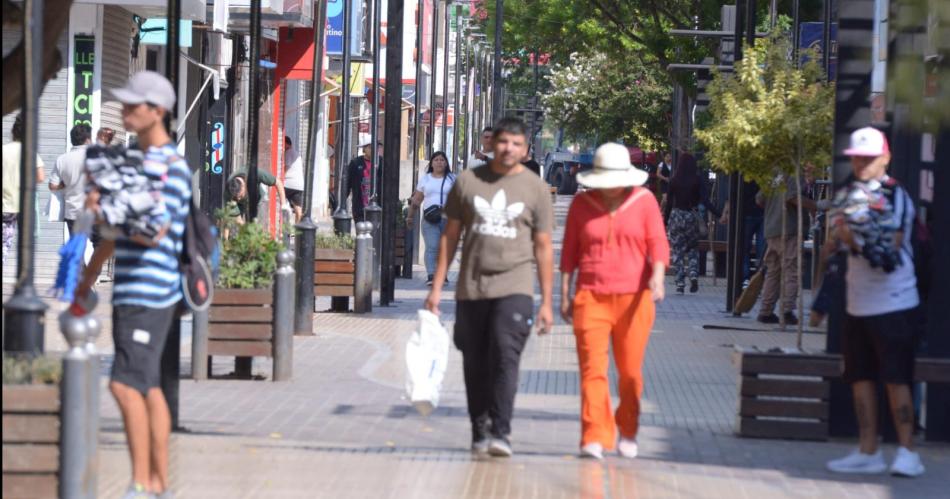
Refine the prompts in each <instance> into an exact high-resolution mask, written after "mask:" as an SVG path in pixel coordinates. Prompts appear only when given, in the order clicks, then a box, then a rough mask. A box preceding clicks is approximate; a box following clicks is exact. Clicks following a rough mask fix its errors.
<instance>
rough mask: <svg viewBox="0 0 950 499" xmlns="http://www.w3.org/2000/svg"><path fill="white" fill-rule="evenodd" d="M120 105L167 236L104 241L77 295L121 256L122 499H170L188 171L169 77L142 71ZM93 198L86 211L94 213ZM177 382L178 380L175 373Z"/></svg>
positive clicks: (116, 311) (117, 293)
mask: <svg viewBox="0 0 950 499" xmlns="http://www.w3.org/2000/svg"><path fill="white" fill-rule="evenodd" d="M112 94H113V95H114V96H115V98H116V99H117V100H119V102H121V103H122V122H123V124H124V125H125V128H126V130H128V131H130V132H134V133H135V134H136V135H137V137H138V143H139V147H140V148H141V149H142V151H143V152H144V154H145V157H144V161H143V171H145V172H163V173H164V175H161V176H160V177H159V176H158V175H155V174H154V173H153V174H148V175H149V177H150V178H151V179H152V181H159V179H161V181H163V182H164V187H163V189H162V192H161V198H162V202H163V203H164V205H165V211H166V212H167V213H168V214H169V215H170V221H169V223H168V225H167V230H166V231H163V232H161V233H160V235H159V236H158V239H157V240H155V241H150V243H151V245H143V244H142V243H141V242H140V241H139V240H138V239H133V238H130V237H128V236H126V235H121V236H119V238H118V239H116V240H114V241H103V242H102V243H101V244H100V245H99V247H98V248H96V250H95V252H94V253H93V256H92V260H91V261H90V262H89V265H88V266H87V267H86V269H85V271H84V272H83V278H82V281H81V282H80V283H79V286H78V287H77V290H76V301H77V303H83V302H84V301H85V297H86V296H87V294H88V293H89V290H90V288H91V287H92V284H93V282H95V280H96V277H97V276H98V275H99V271H100V269H101V267H102V264H103V263H104V262H105V261H106V260H107V259H108V258H109V257H110V256H111V255H112V254H113V253H115V255H116V264H115V275H114V285H113V287H112V341H113V344H114V345H115V361H114V362H113V364H112V375H111V378H112V380H111V382H110V383H109V389H110V390H111V392H112V395H113V396H114V397H115V400H116V403H117V404H118V406H119V410H120V411H121V412H122V420H123V422H124V424H125V435H126V440H127V442H128V445H129V454H130V457H131V459H132V483H131V484H130V485H129V489H128V491H127V492H126V494H125V495H124V496H123V497H124V499H147V498H151V497H155V496H156V495H157V496H159V497H160V498H162V497H171V494H170V492H169V491H168V486H169V481H168V444H169V435H170V433H171V414H170V413H169V410H168V404H167V402H166V401H165V395H164V394H163V393H162V389H161V359H162V351H163V350H164V348H165V342H166V340H167V339H168V335H169V334H170V332H171V329H172V328H173V327H176V326H175V324H174V323H175V321H178V320H179V318H180V313H179V302H180V301H181V299H182V293H181V274H180V272H179V270H178V265H179V256H180V254H181V251H182V238H183V233H184V230H185V219H186V217H187V216H188V210H189V207H190V206H191V170H190V169H189V168H188V164H187V163H186V162H185V160H184V159H183V158H182V157H181V156H180V155H179V154H178V150H177V148H176V147H175V144H174V143H173V142H172V140H171V137H169V135H168V131H167V130H165V126H164V125H163V120H164V118H165V115H166V114H167V113H168V110H169V109H172V106H173V105H174V104H175V91H174V89H173V88H172V84H171V83H170V82H169V81H168V80H167V79H165V77H164V76H162V75H160V74H158V73H155V72H152V71H142V72H139V73H136V74H134V75H133V76H132V77H131V78H130V79H129V81H128V82H127V83H126V85H125V87H123V88H119V89H115V90H113V91H112ZM95 192H96V191H93V193H90V195H89V196H88V197H87V207H90V208H93V209H95V208H96V207H97V199H96V198H97V195H96V194H95ZM175 375H177V373H175Z"/></svg>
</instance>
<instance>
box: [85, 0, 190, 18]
mask: <svg viewBox="0 0 950 499" xmlns="http://www.w3.org/2000/svg"><path fill="white" fill-rule="evenodd" d="M74 3H77V4H93V5H117V6H119V7H122V8H124V9H126V10H128V11H131V12H132V13H134V14H138V15H140V16H142V17H145V18H149V17H161V18H165V17H167V8H168V1H167V0H75V2H74ZM207 10H208V6H207V5H206V4H205V0H181V18H182V19H185V20H189V21H197V22H200V23H203V22H205V19H206V13H207Z"/></svg>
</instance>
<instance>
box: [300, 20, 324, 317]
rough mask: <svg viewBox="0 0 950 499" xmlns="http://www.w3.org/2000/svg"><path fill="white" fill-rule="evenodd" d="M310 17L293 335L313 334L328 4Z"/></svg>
mask: <svg viewBox="0 0 950 499" xmlns="http://www.w3.org/2000/svg"><path fill="white" fill-rule="evenodd" d="M316 9H317V11H316V12H314V16H313V77H312V78H311V80H312V84H311V87H310V88H311V90H310V128H309V131H310V134H309V135H310V137H309V138H308V140H307V163H305V164H306V170H304V186H303V218H301V219H300V223H298V224H297V251H296V254H297V263H296V267H297V268H296V273H297V299H296V301H295V304H296V305H295V310H294V334H303V335H310V334H313V307H314V302H313V259H314V258H313V257H314V245H315V244H316V241H315V240H314V238H315V237H316V234H317V225H316V224H315V223H313V218H311V216H310V212H311V210H312V209H313V177H314V174H315V173H316V171H317V161H318V159H319V158H318V155H317V140H318V133H319V129H320V127H321V126H322V123H323V122H322V120H321V116H322V115H323V97H322V96H321V94H323V51H324V39H325V36H324V34H325V32H326V27H327V3H326V2H317V4H316Z"/></svg>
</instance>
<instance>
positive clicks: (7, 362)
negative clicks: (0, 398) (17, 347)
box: [3, 355, 63, 385]
mask: <svg viewBox="0 0 950 499" xmlns="http://www.w3.org/2000/svg"><path fill="white" fill-rule="evenodd" d="M62 377H63V365H62V363H61V362H60V360H59V359H54V358H51V357H36V358H34V359H29V358H25V357H23V358H18V357H7V356H6V355H4V356H3V384H5V385H31V384H37V385H52V384H56V383H59V381H60V380H61V379H62Z"/></svg>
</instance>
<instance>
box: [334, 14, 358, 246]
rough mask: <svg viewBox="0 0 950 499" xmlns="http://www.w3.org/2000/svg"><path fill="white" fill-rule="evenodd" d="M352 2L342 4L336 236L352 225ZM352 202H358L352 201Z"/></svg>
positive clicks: (346, 232) (348, 231) (344, 232)
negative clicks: (349, 204)
mask: <svg viewBox="0 0 950 499" xmlns="http://www.w3.org/2000/svg"><path fill="white" fill-rule="evenodd" d="M351 4H352V2H349V1H344V2H343V69H342V70H341V71H342V72H343V75H342V76H343V88H341V89H340V124H339V125H338V126H339V127H340V135H339V142H338V143H337V147H336V185H337V190H336V192H337V195H336V200H337V201H336V211H334V212H333V230H334V231H335V232H336V233H337V234H349V233H350V229H351V227H352V225H353V216H352V215H351V214H350V209H349V208H348V207H347V205H346V197H347V195H348V194H349V193H348V192H347V189H346V186H347V185H348V182H347V179H348V177H349V175H348V174H349V172H348V171H347V168H346V167H347V166H348V165H347V161H348V160H349V156H350V61H351V60H352V54H350V30H351V29H352V28H353V27H352V26H351V23H350V9H352V6H351ZM353 202H359V200H356V199H354V200H353Z"/></svg>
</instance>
